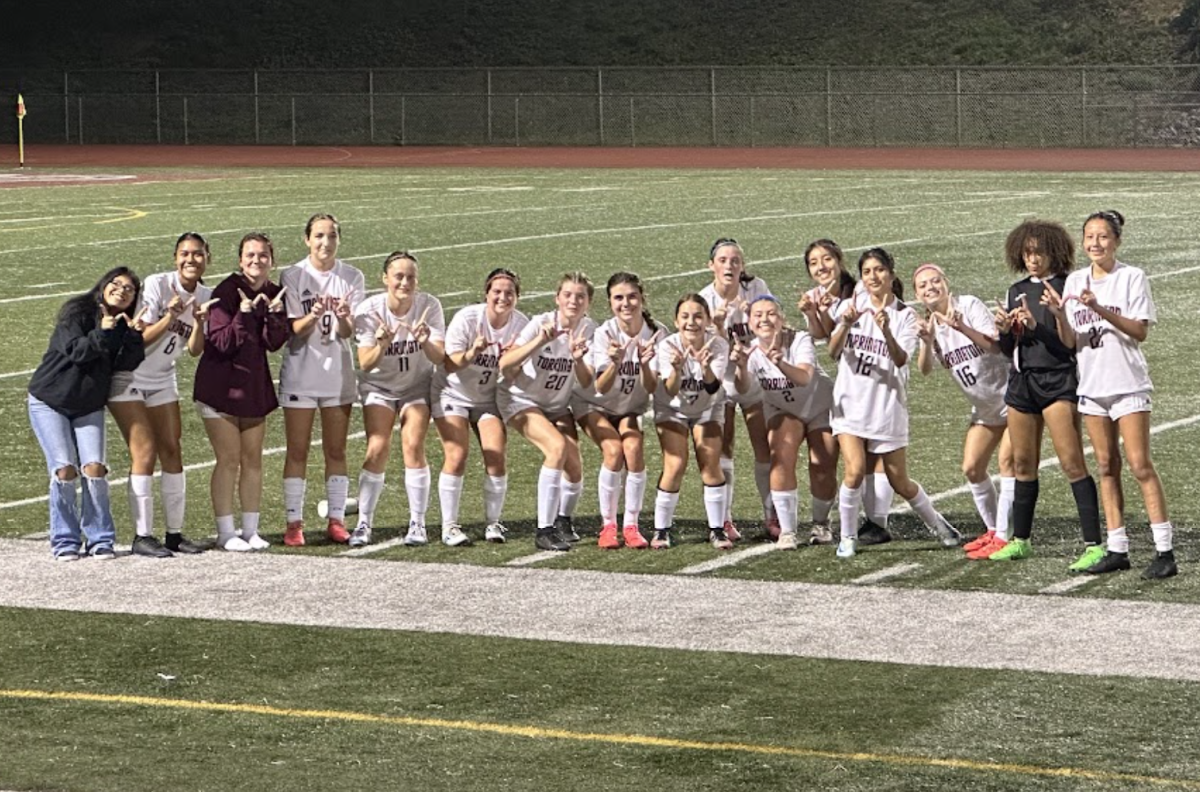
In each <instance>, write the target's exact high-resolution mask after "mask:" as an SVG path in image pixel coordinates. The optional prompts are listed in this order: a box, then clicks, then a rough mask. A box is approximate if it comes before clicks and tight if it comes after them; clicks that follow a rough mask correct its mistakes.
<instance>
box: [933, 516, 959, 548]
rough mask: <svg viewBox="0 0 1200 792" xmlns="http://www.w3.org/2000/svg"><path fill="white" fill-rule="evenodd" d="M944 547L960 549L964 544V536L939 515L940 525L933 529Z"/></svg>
mask: <svg viewBox="0 0 1200 792" xmlns="http://www.w3.org/2000/svg"><path fill="white" fill-rule="evenodd" d="M933 532H934V533H935V534H937V538H938V541H939V542H941V543H942V547H958V546H959V545H960V544H961V543H962V534H960V533H959V532H958V529H957V528H955V527H954V526H953V525H951V524H950V521H949V520H947V519H946V518H945V517H943V516H942V515H940V514H939V515H938V524H937V526H936V527H935V528H934V529H933Z"/></svg>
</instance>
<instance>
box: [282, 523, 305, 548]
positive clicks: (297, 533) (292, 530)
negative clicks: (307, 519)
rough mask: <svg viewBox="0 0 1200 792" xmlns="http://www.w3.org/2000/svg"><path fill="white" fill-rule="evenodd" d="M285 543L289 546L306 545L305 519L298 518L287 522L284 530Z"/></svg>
mask: <svg viewBox="0 0 1200 792" xmlns="http://www.w3.org/2000/svg"><path fill="white" fill-rule="evenodd" d="M283 543H284V544H285V545H287V546H288V547H304V521H303V520H296V521H295V522H290V523H288V524H287V530H285V531H284V532H283Z"/></svg>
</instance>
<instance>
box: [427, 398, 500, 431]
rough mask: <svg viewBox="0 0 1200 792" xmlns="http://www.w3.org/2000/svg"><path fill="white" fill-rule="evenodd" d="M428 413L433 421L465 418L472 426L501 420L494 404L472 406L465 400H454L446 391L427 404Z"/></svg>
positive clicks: (498, 409)
mask: <svg viewBox="0 0 1200 792" xmlns="http://www.w3.org/2000/svg"><path fill="white" fill-rule="evenodd" d="M429 412H430V414H431V415H432V416H433V417H434V419H438V418H465V419H466V420H467V422H468V423H470V424H472V425H474V424H478V423H482V422H483V421H492V420H496V421H499V420H501V419H500V408H499V407H497V406H496V403H495V402H492V403H491V404H472V403H471V402H469V401H467V400H466V399H459V398H456V397H455V396H452V395H450V394H449V393H447V392H446V391H442V392H441V393H435V394H434V395H433V401H431V402H430V404H429Z"/></svg>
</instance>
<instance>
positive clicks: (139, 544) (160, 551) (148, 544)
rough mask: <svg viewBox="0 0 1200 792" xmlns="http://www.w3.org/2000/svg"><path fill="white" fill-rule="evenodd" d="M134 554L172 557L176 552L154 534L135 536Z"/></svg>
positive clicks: (150, 556) (151, 556) (148, 556)
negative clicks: (164, 544)
mask: <svg viewBox="0 0 1200 792" xmlns="http://www.w3.org/2000/svg"><path fill="white" fill-rule="evenodd" d="M133 554H134V555H140V556H146V557H147V558H171V557H172V556H174V555H175V554H174V553H172V552H171V551H170V550H168V549H167V548H165V547H163V545H162V543H161V542H159V541H158V539H156V538H154V537H153V536H135V537H134V538H133Z"/></svg>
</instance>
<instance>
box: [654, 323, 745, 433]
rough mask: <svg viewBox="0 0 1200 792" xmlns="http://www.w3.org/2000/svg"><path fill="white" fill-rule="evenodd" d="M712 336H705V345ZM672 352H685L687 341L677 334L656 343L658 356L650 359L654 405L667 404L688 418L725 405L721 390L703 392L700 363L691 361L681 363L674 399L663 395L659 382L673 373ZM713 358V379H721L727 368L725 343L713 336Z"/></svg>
mask: <svg viewBox="0 0 1200 792" xmlns="http://www.w3.org/2000/svg"><path fill="white" fill-rule="evenodd" d="M713 337H714V336H713V335H711V334H710V335H709V336H708V338H706V339H705V342H706V343H707V341H708V340H709V339H711V338H713ZM672 349H675V350H680V349H684V350H686V349H687V342H686V341H684V340H683V339H682V338H681V337H680V336H679V333H675V334H673V335H670V336H668V337H666V338H664V339H663V340H662V341H660V342H658V353H657V354H656V355H655V357H654V360H655V363H656V365H657V366H658V389H657V390H656V391H655V394H654V399H655V401H656V402H661V403H662V404H665V405H667V406H668V407H669V408H670V409H671V410H674V411H675V412H677V413H680V414H681V415H685V416H687V417H689V418H695V417H698V416H700V415H701V414H703V413H704V412H705V411H706V410H708V409H710V408H712V407H718V406H720V405H722V404H724V403H725V389H724V388H717V391H716V393H709V392H708V391H706V390H705V389H704V369H703V368H701V366H700V364H699V363H697V362H696V361H695V360H693V359H691V358H687V359H685V360H684V362H683V370H682V371H681V372H680V373H679V377H680V379H679V392H678V393H676V394H675V395H674V396H672V395H671V394H669V393H667V389H666V387H665V386H664V384H663V383H665V382H666V381H667V379H668V378H669V377H670V376H671V374H672V373H673V372H674V370H675V368H674V366H672V365H671V352H672ZM709 349H711V350H712V353H713V357H712V363H711V368H712V371H713V374H715V375H716V377H717V380H718V381H720V380H723V379H724V378H725V373H726V371H728V369H729V342H728V341H726V340H725V339H724V338H722V337H721V336H719V335H718V336H715V340H714V341H713V342H712V346H711V347H709Z"/></svg>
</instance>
